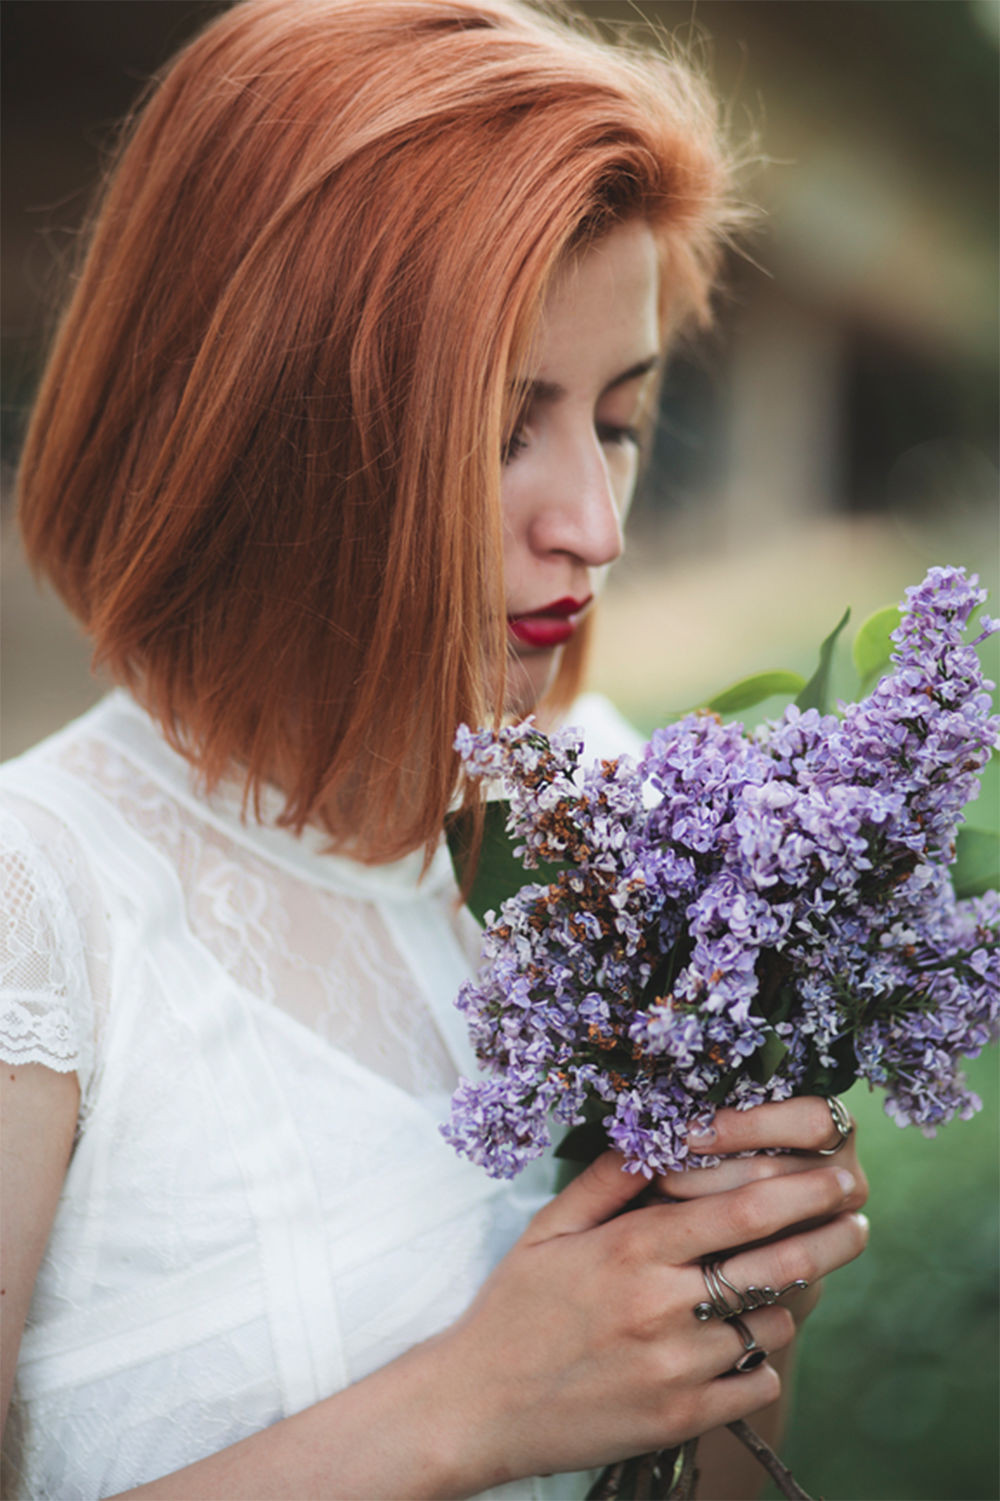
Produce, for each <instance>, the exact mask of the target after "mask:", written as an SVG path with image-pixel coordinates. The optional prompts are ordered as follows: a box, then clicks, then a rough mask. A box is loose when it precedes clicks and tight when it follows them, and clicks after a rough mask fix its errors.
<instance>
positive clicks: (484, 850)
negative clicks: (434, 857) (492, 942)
mask: <svg viewBox="0 0 1000 1501" xmlns="http://www.w3.org/2000/svg"><path fill="white" fill-rule="evenodd" d="M509 811H510V804H509V803H507V802H505V801H504V800H502V799H500V800H498V801H496V802H491V803H487V804H486V816H485V820H484V824H483V842H482V846H481V848H480V852H479V863H478V864H477V866H476V875H475V879H474V881H473V883H472V889H471V891H470V892H469V896H468V903H467V905H468V907H469V911H470V912H471V913H472V914H473V916H474V917H476V918H477V919H478V920H479V922H483V921H485V918H486V914H487V912H496V911H498V910H499V908H500V904H501V902H504V901H506V900H507V898H508V897H509V896H513V895H514V894H515V892H518V891H520V889H521V887H522V886H527V885H529V884H533V883H535V882H540V883H541V884H542V885H548V884H549V883H550V882H552V881H554V880H555V878H556V876H557V875H558V874H559V872H560V871H561V870H565V869H566V866H565V865H564V864H559V865H554V864H553V865H539V866H538V867H537V869H535V870H526V869H525V867H524V865H523V864H522V863H521V861H520V860H519V859H518V857H517V855H515V853H514V846H515V844H516V843H519V841H518V840H515V839H513V838H512V837H511V835H510V834H508V832H507V814H508V813H509ZM471 830H472V820H471V815H469V814H468V813H455V814H452V816H451V817H450V818H448V819H447V820H446V822H445V835H446V837H447V840H448V849H449V850H450V852H451V860H452V864H453V865H454V867H455V876H456V878H457V880H458V884H459V885H460V886H461V885H463V884H464V881H465V875H466V870H467V867H468V863H469V852H470V844H471Z"/></svg>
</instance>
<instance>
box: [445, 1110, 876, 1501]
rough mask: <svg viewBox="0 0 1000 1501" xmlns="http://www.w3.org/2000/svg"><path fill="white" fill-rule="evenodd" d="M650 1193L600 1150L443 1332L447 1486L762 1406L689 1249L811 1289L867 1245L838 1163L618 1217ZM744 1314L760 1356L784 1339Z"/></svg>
mask: <svg viewBox="0 0 1000 1501" xmlns="http://www.w3.org/2000/svg"><path fill="white" fill-rule="evenodd" d="M767 1108H770V1107H767ZM825 1108H826V1107H825V1106H824V1109H825ZM827 1115H828V1112H827ZM828 1118H829V1116H828ZM722 1125H723V1126H725V1121H723V1122H722ZM827 1135H828V1136H829V1135H830V1132H829V1131H828V1133H827ZM799 1139H801V1138H800V1136H797V1137H796V1140H799ZM849 1160H853V1159H849ZM710 1171H714V1170H710ZM671 1176H672V1175H671ZM645 1186H646V1185H645V1183H644V1181H643V1179H642V1178H637V1177H635V1176H632V1175H630V1174H628V1173H626V1172H625V1171H624V1170H623V1168H622V1161H621V1158H620V1157H619V1156H618V1155H617V1154H616V1153H613V1152H608V1153H606V1154H605V1155H604V1156H602V1157H600V1158H599V1159H598V1160H597V1161H596V1162H595V1163H593V1164H592V1165H591V1166H590V1167H589V1168H587V1169H586V1171H585V1172H583V1173H582V1174H581V1175H580V1176H579V1177H578V1178H577V1179H575V1181H574V1182H573V1183H571V1184H570V1185H569V1187H568V1188H566V1189H565V1190H564V1191H563V1193H561V1194H560V1195H559V1196H558V1197H557V1198H556V1199H554V1200H553V1201H552V1203H551V1204H549V1205H548V1206H547V1207H546V1208H545V1209H543V1210H542V1211H541V1213H540V1214H538V1215H536V1217H535V1218H534V1220H532V1222H531V1224H530V1225H529V1226H528V1229H527V1230H526V1231H525V1233H524V1235H523V1236H522V1237H521V1239H520V1240H519V1241H518V1242H517V1244H516V1245H515V1246H514V1248H513V1250H512V1251H511V1252H510V1253H509V1254H508V1256H507V1257H505V1259H504V1260H503V1262H501V1264H500V1266H499V1267H498V1268H497V1269H496V1271H495V1272H494V1274H493V1276H492V1277H491V1278H490V1280H489V1281H488V1282H487V1284H486V1285H485V1287H484V1288H483V1290H482V1292H481V1293H480V1295H479V1296H478V1298H477V1299H476V1301H475V1303H474V1304H473V1305H472V1307H471V1308H470V1309H469V1311H468V1313H467V1314H466V1315H465V1317H464V1318H463V1319H462V1320H461V1321H460V1322H459V1323H458V1324H457V1325H455V1326H454V1327H453V1328H452V1329H450V1330H448V1331H446V1333H445V1334H444V1335H442V1336H441V1337H440V1340H439V1341H438V1343H437V1347H436V1351H435V1353H436V1355H437V1358H438V1361H439V1367H438V1370H437V1372H436V1373H434V1374H433V1375H431V1377H430V1379H432V1380H436V1381H437V1382H438V1383H439V1385H440V1390H441V1393H442V1396H443V1400H444V1402H445V1404H446V1409H447V1410H450V1411H452V1412H453V1413H454V1414H455V1419H456V1424H457V1431H456V1433H455V1435H454V1439H453V1444H454V1447H453V1453H454V1454H455V1457H456V1468H455V1471H454V1484H453V1486H452V1485H449V1488H448V1490H447V1494H449V1495H467V1494H469V1492H472V1491H476V1490H479V1489H482V1488H484V1487H485V1486H487V1485H495V1484H499V1483H501V1482H502V1481H505V1480H510V1479H514V1478H517V1477H519V1476H524V1475H530V1474H535V1473H544V1472H547V1471H552V1470H574V1469H584V1468H587V1467H590V1466H595V1465H600V1464H605V1463H607V1462H609V1461H612V1460H617V1459H620V1458H622V1457H623V1456H625V1455H628V1454H637V1453H642V1452H645V1451H648V1450H651V1449H658V1448H664V1447H666V1446H668V1445H671V1444H674V1443H677V1442H680V1441H681V1440H682V1439H685V1438H690V1437H693V1436H694V1435H695V1434H700V1433H703V1432H706V1431H707V1430H709V1429H712V1428H716V1427H719V1426H720V1425H723V1424H725V1423H728V1422H731V1421H733V1420H734V1419H736V1418H740V1417H746V1416H748V1415H749V1414H751V1413H753V1412H756V1411H757V1410H759V1409H760V1408H762V1407H766V1406H769V1405H770V1404H771V1403H773V1402H774V1401H775V1400H776V1398H777V1397H778V1394H779V1389H780V1382H779V1378H778V1375H777V1373H776V1372H775V1371H774V1370H773V1368H772V1367H771V1366H770V1365H769V1364H764V1365H761V1366H760V1367H758V1368H757V1369H756V1370H754V1371H752V1372H749V1373H746V1374H739V1375H735V1376H732V1375H731V1373H732V1370H733V1367H734V1365H735V1362H736V1360H737V1358H738V1357H739V1356H740V1355H741V1354H742V1353H743V1345H742V1341H741V1338H740V1336H739V1334H738V1332H737V1330H736V1329H734V1328H733V1327H732V1326H731V1325H730V1324H727V1323H724V1322H722V1321H721V1320H719V1319H715V1318H713V1319H710V1320H709V1321H707V1322H704V1323H703V1322H699V1320H698V1319H697V1318H696V1317H695V1315H694V1312H693V1310H694V1306H695V1304H697V1303H699V1302H701V1301H703V1300H704V1298H705V1284H704V1280H703V1277H702V1272H701V1259H702V1258H703V1257H710V1256H713V1255H718V1256H720V1257H724V1258H725V1267H726V1274H727V1276H729V1277H731V1278H732V1280H733V1281H734V1282H735V1283H736V1285H737V1286H747V1285H749V1284H751V1283H753V1284H755V1285H757V1286H764V1285H770V1286H775V1287H780V1286H784V1285H786V1284H787V1283H790V1282H793V1281H796V1280H799V1279H801V1280H804V1281H806V1282H808V1283H810V1284H813V1283H815V1282H816V1281H817V1280H818V1279H819V1278H821V1277H822V1276H823V1275H824V1274H825V1273H826V1272H829V1271H832V1270H833V1269H834V1268H835V1267H838V1266H842V1265H843V1264H844V1263H845V1262H848V1261H851V1260H852V1259H853V1258H854V1257H855V1256H857V1255H858V1254H859V1253H860V1252H861V1250H862V1249H863V1248H864V1245H865V1241H866V1228H867V1227H866V1222H865V1221H864V1219H863V1217H861V1216H858V1215H856V1214H853V1213H851V1212H850V1209H851V1206H853V1205H854V1204H855V1203H857V1202H860V1201H861V1200H862V1199H863V1197H864V1187H863V1180H862V1184H860V1185H859V1183H858V1181H857V1180H856V1179H855V1178H854V1176H853V1174H852V1173H850V1172H848V1171H846V1170H845V1168H844V1167H843V1166H842V1165H841V1162H840V1159H839V1158H838V1160H837V1162H836V1163H833V1162H831V1161H829V1160H827V1159H823V1158H819V1159H816V1160H815V1161H814V1162H811V1163H808V1164H803V1165H802V1166H801V1170H799V1171H796V1172H794V1173H777V1174H776V1173H774V1172H773V1171H772V1172H770V1173H753V1174H750V1175H748V1181H743V1182H741V1183H739V1184H735V1185H734V1186H732V1187H731V1188H725V1187H722V1186H721V1185H720V1187H719V1189H718V1191H711V1192H707V1193H703V1194H701V1195H698V1196H693V1197H691V1198H689V1199H688V1200H686V1201H685V1202H674V1203H669V1204H665V1203H651V1204H647V1205H644V1206H643V1207H640V1208H637V1209H635V1210H634V1212H632V1213H628V1214H623V1213H622V1212H621V1211H622V1210H624V1209H626V1208H627V1207H628V1206H629V1204H630V1203H631V1201H632V1200H633V1199H634V1198H636V1197H637V1196H638V1195H639V1194H640V1193H641V1192H642V1190H643V1189H644V1188H645ZM798 1226H808V1227H809V1228H806V1229H794V1228H793V1227H798ZM738 1248H746V1249H738ZM743 1322H744V1323H745V1324H746V1326H747V1328H748V1329H749V1330H750V1331H751V1333H752V1334H753V1336H754V1338H755V1339H756V1340H757V1342H758V1343H759V1344H760V1345H761V1346H762V1347H763V1348H764V1349H765V1350H767V1351H769V1352H774V1351H778V1350H781V1349H782V1348H783V1347H785V1346H787V1345H788V1344H789V1343H790V1342H791V1340H792V1338H793V1336H794V1329H795V1325H794V1321H793V1318H792V1315H791V1314H790V1312H789V1310H788V1309H787V1308H784V1307H781V1306H780V1305H777V1306H773V1307H768V1308H761V1309H760V1310H757V1311H755V1312H752V1313H748V1314H747V1315H746V1316H745V1317H744V1320H743ZM463 1438H464V1442H465V1444H466V1445H467V1449H468V1453H467V1455H466V1459H467V1460H468V1462H469V1464H470V1465H471V1466H472V1468H471V1469H468V1470H466V1471H464V1472H463V1468H462V1461H461V1457H460V1451H461V1449H462V1444H463Z"/></svg>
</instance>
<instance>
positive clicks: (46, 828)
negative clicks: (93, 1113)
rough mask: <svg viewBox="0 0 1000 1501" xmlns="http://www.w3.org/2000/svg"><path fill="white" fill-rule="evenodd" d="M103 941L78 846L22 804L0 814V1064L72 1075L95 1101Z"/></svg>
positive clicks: (103, 995)
mask: <svg viewBox="0 0 1000 1501" xmlns="http://www.w3.org/2000/svg"><path fill="white" fill-rule="evenodd" d="M106 1008H107V934H106V927H105V923H104V920H103V913H102V910H101V904H100V901H99V900H98V897H97V893H96V892H95V890H94V888H93V885H92V883H91V882H90V880H89V877H88V875H87V872H86V869H85V867H84V863H83V861H82V860H81V858H80V854H79V851H78V849H77V846H76V844H75V841H74V840H73V839H72V837H71V836H70V835H69V833H68V832H67V830H66V829H65V828H64V826H63V825H62V824H61V823H59V821H58V820H57V819H55V818H53V817H52V815H51V814H49V813H47V812H46V811H45V810H44V809H42V808H39V807H37V806H36V805H35V804H33V803H30V802H28V801H27V800H25V799H23V798H17V797H12V796H9V795H7V796H5V797H4V801H3V804H2V806H0V1056H2V1057H4V1058H5V1059H7V1060H9V1061H10V1062H13V1063H21V1064H23V1063H42V1064H45V1065H46V1066H47V1067H48V1068H53V1069H56V1070H57V1071H58V1072H60V1073H68V1072H70V1071H71V1070H76V1071H77V1072H78V1073H79V1075H80V1084H81V1091H82V1095H83V1101H82V1112H83V1113H85V1111H86V1108H87V1103H88V1101H89V1098H90V1096H91V1094H92V1093H93V1083H94V1077H93V1070H94V1059H95V1055H96V1051H97V1049H96V1046H95V1045H96V1043H97V1040H98V1034H99V1031H100V1029H101V1027H102V1025H103V1022H104V1018H105V1014H106Z"/></svg>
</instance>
